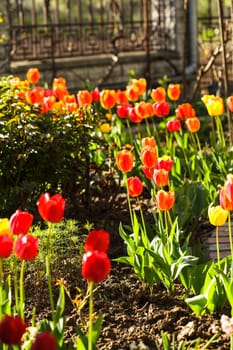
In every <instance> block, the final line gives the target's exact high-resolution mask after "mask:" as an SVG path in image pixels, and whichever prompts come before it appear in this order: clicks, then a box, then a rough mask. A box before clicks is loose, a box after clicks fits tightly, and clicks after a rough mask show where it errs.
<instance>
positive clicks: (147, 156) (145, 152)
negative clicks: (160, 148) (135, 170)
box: [141, 146, 157, 168]
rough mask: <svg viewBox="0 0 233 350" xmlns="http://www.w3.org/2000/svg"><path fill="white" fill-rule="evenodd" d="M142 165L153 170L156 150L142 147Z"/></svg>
mask: <svg viewBox="0 0 233 350" xmlns="http://www.w3.org/2000/svg"><path fill="white" fill-rule="evenodd" d="M141 161H142V164H143V165H144V166H145V167H147V168H154V167H155V164H156V161H157V153H156V150H155V149H154V148H152V147H150V146H146V147H143V149H142V151H141Z"/></svg>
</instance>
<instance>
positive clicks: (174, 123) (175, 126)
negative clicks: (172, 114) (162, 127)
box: [166, 119, 181, 132]
mask: <svg viewBox="0 0 233 350" xmlns="http://www.w3.org/2000/svg"><path fill="white" fill-rule="evenodd" d="M166 128H167V129H168V131H169V132H176V131H179V130H180V129H181V123H180V121H179V120H178V119H172V120H169V121H168V122H167V124H166Z"/></svg>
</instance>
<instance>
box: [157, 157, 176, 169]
mask: <svg viewBox="0 0 233 350" xmlns="http://www.w3.org/2000/svg"><path fill="white" fill-rule="evenodd" d="M172 167H173V160H172V158H171V157H170V156H166V155H165V156H162V157H160V158H158V160H157V162H156V166H155V168H156V169H165V170H167V171H171V170H172Z"/></svg>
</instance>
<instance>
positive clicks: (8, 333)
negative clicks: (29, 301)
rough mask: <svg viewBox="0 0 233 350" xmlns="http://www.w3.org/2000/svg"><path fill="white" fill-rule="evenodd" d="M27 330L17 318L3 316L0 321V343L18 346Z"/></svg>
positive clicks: (24, 324)
mask: <svg viewBox="0 0 233 350" xmlns="http://www.w3.org/2000/svg"><path fill="white" fill-rule="evenodd" d="M26 328H27V325H26V323H24V321H23V320H22V319H21V318H20V317H19V316H8V315H5V316H4V318H3V319H2V320H1V321H0V341H1V342H2V343H4V344H8V345H19V344H20V343H21V339H22V336H23V334H24V333H25V331H26Z"/></svg>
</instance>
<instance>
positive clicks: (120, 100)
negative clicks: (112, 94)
mask: <svg viewBox="0 0 233 350" xmlns="http://www.w3.org/2000/svg"><path fill="white" fill-rule="evenodd" d="M116 103H117V104H119V105H126V104H127V103H128V99H127V96H126V93H125V91H124V90H123V91H122V90H117V92H116Z"/></svg>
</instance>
